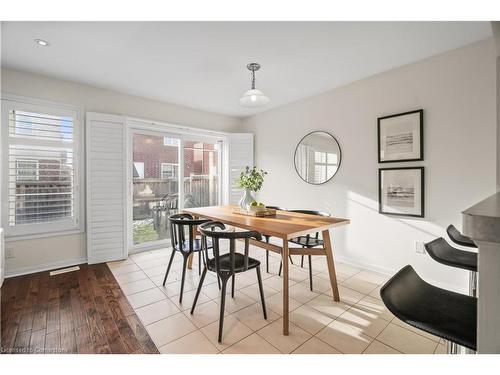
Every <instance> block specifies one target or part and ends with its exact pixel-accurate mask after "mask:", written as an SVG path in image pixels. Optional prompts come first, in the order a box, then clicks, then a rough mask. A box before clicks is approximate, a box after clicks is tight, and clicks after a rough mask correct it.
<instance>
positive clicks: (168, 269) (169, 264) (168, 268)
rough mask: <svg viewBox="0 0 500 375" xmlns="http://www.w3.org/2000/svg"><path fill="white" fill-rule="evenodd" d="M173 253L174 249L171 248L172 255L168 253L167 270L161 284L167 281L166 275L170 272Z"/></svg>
mask: <svg viewBox="0 0 500 375" xmlns="http://www.w3.org/2000/svg"><path fill="white" fill-rule="evenodd" d="M174 255H175V250H174V249H172V255H170V260H169V261H168V266H167V272H165V278H164V279H163V286H165V283H166V282H167V276H168V273H169V272H170V267H171V266H172V261H173V260H174Z"/></svg>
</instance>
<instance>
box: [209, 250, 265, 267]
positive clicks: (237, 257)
mask: <svg viewBox="0 0 500 375" xmlns="http://www.w3.org/2000/svg"><path fill="white" fill-rule="evenodd" d="M230 262H231V258H230V254H224V255H221V256H219V269H220V271H222V272H229V271H230V270H231V263H230ZM258 266H260V261H258V260H257V259H254V258H250V257H248V269H252V268H256V267H258ZM208 269H209V270H210V271H213V272H215V271H216V270H215V258H212V259H210V260H209V261H208ZM243 271H245V256H244V255H243V254H240V253H234V272H243Z"/></svg>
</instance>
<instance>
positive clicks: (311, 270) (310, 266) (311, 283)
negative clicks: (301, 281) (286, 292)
mask: <svg viewBox="0 0 500 375" xmlns="http://www.w3.org/2000/svg"><path fill="white" fill-rule="evenodd" d="M307 257H308V258H309V287H310V288H311V292H312V290H313V268H312V261H311V258H312V257H311V256H310V255H308V256H307Z"/></svg>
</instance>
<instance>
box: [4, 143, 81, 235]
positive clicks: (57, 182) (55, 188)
mask: <svg viewBox="0 0 500 375" xmlns="http://www.w3.org/2000/svg"><path fill="white" fill-rule="evenodd" d="M8 173H9V182H8V191H9V194H8V195H9V205H8V212H9V225H10V226H14V225H18V224H33V223H41V222H48V221H56V220H67V219H71V218H72V217H73V215H74V207H73V203H74V202H73V198H74V197H73V186H74V181H73V177H74V176H73V150H72V149H65V148H56V147H53V148H46V147H35V146H20V145H11V146H10V147H9V157H8Z"/></svg>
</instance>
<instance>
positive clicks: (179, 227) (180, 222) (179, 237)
mask: <svg viewBox="0 0 500 375" xmlns="http://www.w3.org/2000/svg"><path fill="white" fill-rule="evenodd" d="M168 220H169V223H170V240H171V242H172V248H174V249H180V250H182V249H183V246H184V244H185V243H186V232H185V230H184V229H185V228H186V227H187V228H188V239H187V241H188V242H187V243H188V250H189V251H190V252H191V251H193V247H194V246H193V244H194V239H195V236H194V233H193V226H195V225H201V224H203V223H206V222H209V221H210V220H208V219H193V217H192V216H191V215H189V214H174V215H170V216H169V217H168Z"/></svg>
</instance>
